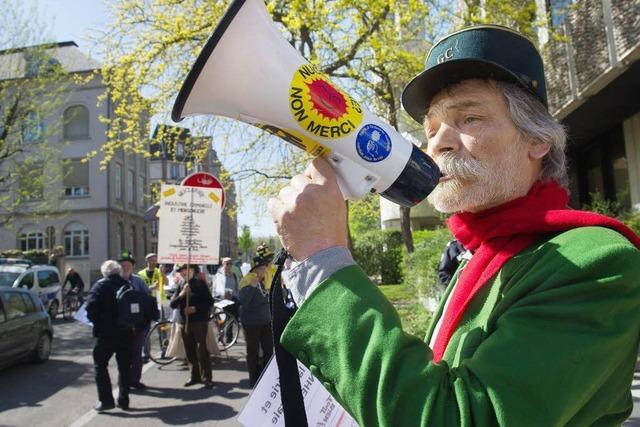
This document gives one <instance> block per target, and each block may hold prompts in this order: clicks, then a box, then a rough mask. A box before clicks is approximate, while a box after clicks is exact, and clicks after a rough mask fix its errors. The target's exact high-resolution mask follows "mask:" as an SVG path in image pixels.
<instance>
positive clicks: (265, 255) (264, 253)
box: [256, 243, 276, 290]
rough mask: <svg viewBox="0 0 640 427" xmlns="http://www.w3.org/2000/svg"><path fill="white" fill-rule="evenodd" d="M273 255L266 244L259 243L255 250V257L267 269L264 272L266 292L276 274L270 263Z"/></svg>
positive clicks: (274, 267)
mask: <svg viewBox="0 0 640 427" xmlns="http://www.w3.org/2000/svg"><path fill="white" fill-rule="evenodd" d="M273 255H274V254H273V251H272V250H271V248H269V246H268V245H267V244H266V243H261V244H259V245H258V247H257V248H256V256H259V257H260V258H262V259H263V260H264V261H265V262H266V263H267V267H266V269H265V272H264V288H265V289H266V290H269V289H270V288H271V282H273V276H274V275H275V274H276V266H275V265H273V264H272V263H271V261H273Z"/></svg>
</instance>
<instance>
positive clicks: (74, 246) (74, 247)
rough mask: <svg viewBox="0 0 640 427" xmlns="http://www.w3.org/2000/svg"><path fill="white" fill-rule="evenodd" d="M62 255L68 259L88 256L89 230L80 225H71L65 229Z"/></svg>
mask: <svg viewBox="0 0 640 427" xmlns="http://www.w3.org/2000/svg"><path fill="white" fill-rule="evenodd" d="M64 253H65V255H66V256H68V257H80V256H88V255H89V230H88V229H87V228H86V227H84V226H83V225H82V224H79V223H71V224H69V225H68V226H67V227H66V228H65V231H64Z"/></svg>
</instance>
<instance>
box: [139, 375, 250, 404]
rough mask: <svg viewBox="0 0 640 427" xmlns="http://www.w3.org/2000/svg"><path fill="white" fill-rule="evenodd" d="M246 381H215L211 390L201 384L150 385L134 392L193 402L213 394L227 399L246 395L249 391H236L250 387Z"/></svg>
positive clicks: (240, 397)
mask: <svg viewBox="0 0 640 427" xmlns="http://www.w3.org/2000/svg"><path fill="white" fill-rule="evenodd" d="M244 382H245V381H244V380H243V381H240V383H225V382H219V381H215V377H214V381H213V383H214V384H215V386H214V387H213V389H211V390H207V389H206V388H204V387H202V386H201V385H196V386H194V387H193V388H191V387H189V388H185V387H175V388H174V387H149V386H147V388H145V389H142V390H136V391H135V392H134V391H132V394H139V395H141V396H149V397H155V398H160V399H162V398H166V399H178V400H182V401H185V402H192V401H194V400H204V399H207V398H210V397H211V395H212V394H215V395H218V396H221V397H225V398H227V399H242V398H243V397H246V396H247V395H248V394H249V393H248V392H243V391H236V390H234V389H236V388H248V382H247V384H246V386H245V387H243V385H244V384H243V383H244Z"/></svg>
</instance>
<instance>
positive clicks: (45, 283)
mask: <svg viewBox="0 0 640 427" xmlns="http://www.w3.org/2000/svg"><path fill="white" fill-rule="evenodd" d="M11 279H13V282H12V283H11V286H12V287H14V288H24V289H29V290H30V291H31V292H33V293H34V294H35V295H37V296H38V297H39V298H40V301H42V305H44V308H45V309H46V310H47V312H48V313H49V315H50V316H51V318H52V319H55V317H56V316H57V315H58V311H59V309H60V307H62V281H61V280H60V272H59V271H58V268H57V267H55V266H52V265H33V266H29V265H27V264H21V263H16V264H0V284H2V285H5V286H7V285H6V283H8V281H10V280H11Z"/></svg>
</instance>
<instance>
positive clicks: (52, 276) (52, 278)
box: [49, 271, 60, 284]
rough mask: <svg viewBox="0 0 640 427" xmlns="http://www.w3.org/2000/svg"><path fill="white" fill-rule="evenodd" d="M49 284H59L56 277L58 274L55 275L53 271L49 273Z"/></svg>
mask: <svg viewBox="0 0 640 427" xmlns="http://www.w3.org/2000/svg"><path fill="white" fill-rule="evenodd" d="M49 283H50V284H53V283H60V278H59V277H58V273H56V272H55V271H50V272H49Z"/></svg>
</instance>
